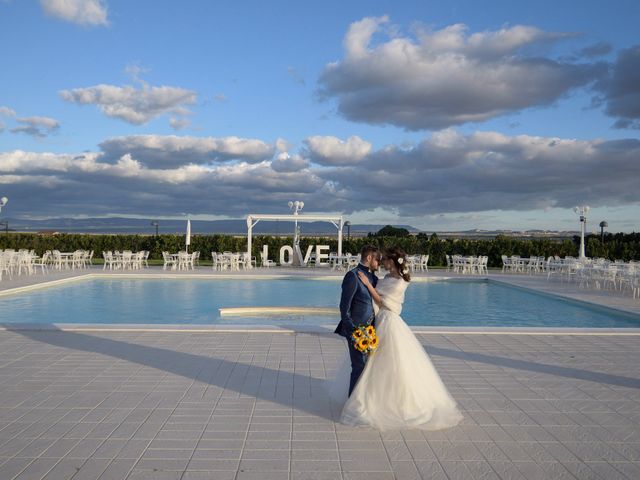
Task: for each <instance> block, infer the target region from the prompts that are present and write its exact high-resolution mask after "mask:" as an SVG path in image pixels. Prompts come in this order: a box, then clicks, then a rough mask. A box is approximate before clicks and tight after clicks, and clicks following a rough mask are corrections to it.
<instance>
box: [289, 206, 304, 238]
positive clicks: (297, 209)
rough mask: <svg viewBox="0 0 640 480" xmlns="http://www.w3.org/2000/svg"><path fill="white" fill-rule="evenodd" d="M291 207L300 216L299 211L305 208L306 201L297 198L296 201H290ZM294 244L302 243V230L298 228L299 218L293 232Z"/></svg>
mask: <svg viewBox="0 0 640 480" xmlns="http://www.w3.org/2000/svg"><path fill="white" fill-rule="evenodd" d="M289 208H290V209H291V210H293V214H294V215H295V216H298V212H299V211H300V210H302V209H303V208H304V202H300V201H298V200H296V201H295V202H289ZM293 244H294V245H299V244H300V231H299V230H298V220H296V221H295V231H294V234H293Z"/></svg>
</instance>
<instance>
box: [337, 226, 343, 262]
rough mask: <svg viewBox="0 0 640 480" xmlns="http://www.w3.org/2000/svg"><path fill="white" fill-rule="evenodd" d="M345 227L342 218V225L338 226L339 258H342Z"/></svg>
mask: <svg viewBox="0 0 640 480" xmlns="http://www.w3.org/2000/svg"><path fill="white" fill-rule="evenodd" d="M343 227H344V221H343V219H342V217H340V223H339V226H338V257H342V228H343Z"/></svg>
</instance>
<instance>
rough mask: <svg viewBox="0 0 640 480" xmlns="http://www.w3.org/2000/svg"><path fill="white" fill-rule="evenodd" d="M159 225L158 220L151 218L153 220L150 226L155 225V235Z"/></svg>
mask: <svg viewBox="0 0 640 480" xmlns="http://www.w3.org/2000/svg"><path fill="white" fill-rule="evenodd" d="M159 225H160V224H159V223H158V221H157V220H153V221H152V222H151V226H152V227H156V237H157V236H158V226H159Z"/></svg>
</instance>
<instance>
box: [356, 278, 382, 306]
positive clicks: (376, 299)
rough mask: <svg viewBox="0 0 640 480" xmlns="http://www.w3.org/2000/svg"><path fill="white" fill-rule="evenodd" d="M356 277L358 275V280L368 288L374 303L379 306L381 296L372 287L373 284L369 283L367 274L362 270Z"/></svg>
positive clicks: (380, 304)
mask: <svg viewBox="0 0 640 480" xmlns="http://www.w3.org/2000/svg"><path fill="white" fill-rule="evenodd" d="M358 277H360V280H362V283H363V284H364V286H365V287H367V289H368V290H369V293H370V294H371V298H373V301H374V302H376V305H378V306H379V307H382V297H381V296H380V294H379V293H378V292H377V291H376V289H375V288H373V285H371V282H370V281H369V279H368V278H367V276H366V275H365V274H364V273H363V272H358Z"/></svg>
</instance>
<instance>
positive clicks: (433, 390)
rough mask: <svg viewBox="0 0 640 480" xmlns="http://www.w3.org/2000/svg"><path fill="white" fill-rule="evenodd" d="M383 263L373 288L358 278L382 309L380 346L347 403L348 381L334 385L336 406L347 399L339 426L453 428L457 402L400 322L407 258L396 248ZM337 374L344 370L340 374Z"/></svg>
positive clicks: (378, 328)
mask: <svg viewBox="0 0 640 480" xmlns="http://www.w3.org/2000/svg"><path fill="white" fill-rule="evenodd" d="M383 262H384V267H385V269H386V270H387V271H388V272H389V273H388V274H387V275H386V276H385V277H384V278H383V279H382V280H381V281H379V282H378V285H377V289H376V288H374V287H373V286H372V285H371V283H370V282H369V280H368V279H367V277H366V276H365V275H363V274H359V276H360V280H361V281H362V282H363V283H364V285H365V286H366V287H367V288H368V289H369V291H370V292H371V296H372V298H373V299H374V301H375V303H376V305H377V306H378V307H379V308H380V310H379V312H378V313H377V314H376V319H375V322H376V334H377V336H378V338H379V345H380V346H379V347H378V348H377V350H376V351H375V352H374V353H372V354H370V355H369V359H368V360H367V363H366V366H365V368H364V371H363V373H362V375H361V377H360V379H359V380H358V383H357V384H356V386H355V388H354V390H353V392H352V393H351V396H350V397H348V398H346V397H347V388H346V386H348V379H347V378H336V379H335V380H334V382H335V383H334V385H333V386H332V388H331V396H332V397H333V399H334V400H336V401H338V402H340V403H342V402H345V400H346V403H344V407H343V409H342V415H341V418H340V421H341V422H342V423H344V424H347V425H352V426H356V425H368V426H372V427H375V428H377V429H379V430H389V429H405V428H420V429H424V430H439V429H443V428H449V427H453V426H455V425H457V424H458V423H459V422H460V420H461V419H462V415H461V414H460V412H459V411H458V408H457V406H456V402H455V400H454V399H453V397H451V395H450V394H449V392H448V390H447V387H445V385H444V384H443V383H442V380H441V379H440V376H439V375H438V372H437V371H436V369H435V367H434V366H433V364H432V363H431V359H430V358H429V356H428V355H427V353H426V352H425V351H424V349H423V348H422V345H421V344H420V342H419V341H418V339H417V338H416V336H415V335H414V334H413V332H412V331H411V329H410V328H409V327H408V326H407V324H406V323H405V322H404V321H403V320H402V318H401V317H400V312H401V311H402V303H403V302H404V292H405V290H406V289H407V286H408V285H409V280H410V276H409V272H408V269H407V265H406V254H405V253H404V251H402V250H401V249H400V248H390V249H388V250H386V251H385V254H384V258H383ZM347 360H348V359H347ZM341 371H348V369H343V368H341V369H339V370H338V372H341Z"/></svg>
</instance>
